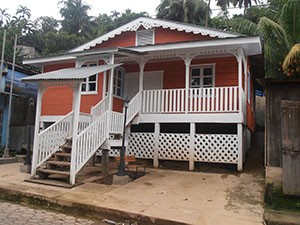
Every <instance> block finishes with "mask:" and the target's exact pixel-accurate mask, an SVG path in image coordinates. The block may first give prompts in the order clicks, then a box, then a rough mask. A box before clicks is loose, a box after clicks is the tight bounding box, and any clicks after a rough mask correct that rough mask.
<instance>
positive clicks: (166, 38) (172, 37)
mask: <svg viewBox="0 0 300 225" xmlns="http://www.w3.org/2000/svg"><path fill="white" fill-rule="evenodd" d="M210 39H213V38H212V37H210V36H208V35H207V36H203V35H199V34H193V33H186V32H184V31H177V30H170V29H163V28H156V29H155V43H156V44H162V43H173V42H182V41H199V40H210Z"/></svg>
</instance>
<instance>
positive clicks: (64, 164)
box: [47, 161, 71, 167]
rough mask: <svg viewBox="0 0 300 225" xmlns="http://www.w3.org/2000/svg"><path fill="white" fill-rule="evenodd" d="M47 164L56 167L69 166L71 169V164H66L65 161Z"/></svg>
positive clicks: (48, 162)
mask: <svg viewBox="0 0 300 225" xmlns="http://www.w3.org/2000/svg"><path fill="white" fill-rule="evenodd" d="M47 164H50V165H55V166H68V167H70V165H71V163H70V162H64V161H47Z"/></svg>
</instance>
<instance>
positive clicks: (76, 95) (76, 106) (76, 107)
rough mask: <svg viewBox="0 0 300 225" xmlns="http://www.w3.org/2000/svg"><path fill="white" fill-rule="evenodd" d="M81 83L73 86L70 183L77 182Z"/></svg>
mask: <svg viewBox="0 0 300 225" xmlns="http://www.w3.org/2000/svg"><path fill="white" fill-rule="evenodd" d="M81 85H82V83H74V86H73V106H72V109H73V113H74V114H73V133H72V134H73V135H72V152H71V168H70V184H71V185H74V184H75V178H76V169H75V166H76V157H77V149H76V142H77V136H78V122H79V115H80V101H81Z"/></svg>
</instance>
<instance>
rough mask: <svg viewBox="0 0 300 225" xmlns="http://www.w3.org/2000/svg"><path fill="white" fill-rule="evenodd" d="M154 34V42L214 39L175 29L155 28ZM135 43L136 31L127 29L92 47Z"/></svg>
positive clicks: (127, 45) (123, 45)
mask: <svg viewBox="0 0 300 225" xmlns="http://www.w3.org/2000/svg"><path fill="white" fill-rule="evenodd" d="M154 34H155V37H154V39H155V43H156V44H162V43H174V42H182V41H197V40H199V41H200V40H210V39H214V38H212V37H209V36H203V35H199V34H193V33H186V32H185V31H177V30H171V29H163V28H156V29H155V33H154ZM135 45H136V32H132V31H127V32H123V33H121V34H120V35H117V36H115V37H114V38H112V39H108V40H107V41H104V42H102V43H101V44H98V45H96V46H95V47H94V48H108V47H115V46H119V47H130V46H135Z"/></svg>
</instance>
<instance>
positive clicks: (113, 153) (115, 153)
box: [96, 149, 120, 157]
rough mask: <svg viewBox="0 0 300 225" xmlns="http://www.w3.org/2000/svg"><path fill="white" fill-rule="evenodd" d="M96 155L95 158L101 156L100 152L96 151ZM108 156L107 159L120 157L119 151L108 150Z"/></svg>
mask: <svg viewBox="0 0 300 225" xmlns="http://www.w3.org/2000/svg"><path fill="white" fill-rule="evenodd" d="M96 155H97V156H102V151H101V150H97V152H96ZM108 155H109V157H115V156H118V155H120V150H119V149H110V150H109V153H108Z"/></svg>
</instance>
